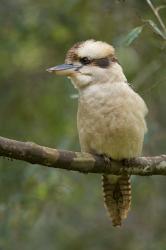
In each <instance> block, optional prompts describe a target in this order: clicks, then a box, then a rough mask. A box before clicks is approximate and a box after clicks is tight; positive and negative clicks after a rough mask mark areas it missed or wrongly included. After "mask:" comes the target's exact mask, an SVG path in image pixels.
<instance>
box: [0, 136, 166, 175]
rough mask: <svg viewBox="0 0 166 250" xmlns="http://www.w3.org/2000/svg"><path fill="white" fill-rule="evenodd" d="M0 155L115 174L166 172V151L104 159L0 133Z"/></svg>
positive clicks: (49, 164)
mask: <svg viewBox="0 0 166 250" xmlns="http://www.w3.org/2000/svg"><path fill="white" fill-rule="evenodd" d="M0 156H4V157H8V158H11V159H16V160H22V161H26V162H29V163H32V164H40V165H43V166H47V167H52V168H59V169H66V170H72V171H79V172H82V173H99V174H102V173H106V174H114V175H122V174H129V175H166V155H161V156H154V157H137V158H134V159H130V160H123V161H121V162H120V161H114V160H109V161H108V160H105V159H104V158H103V157H101V156H95V155H92V154H88V153H80V152H72V151H65V150H57V149H53V148H48V147H43V146H40V145H37V144H35V143H33V142H20V141H15V140H11V139H7V138H3V137H0Z"/></svg>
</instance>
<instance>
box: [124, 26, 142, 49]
mask: <svg viewBox="0 0 166 250" xmlns="http://www.w3.org/2000/svg"><path fill="white" fill-rule="evenodd" d="M143 27H144V26H143V25H142V26H138V27H136V28H134V29H132V30H131V31H130V32H129V33H128V34H127V35H126V36H125V37H124V38H123V39H122V40H121V42H120V45H121V46H129V45H131V44H132V43H133V42H134V40H135V39H136V38H137V37H138V36H139V35H140V34H141V32H142V30H143Z"/></svg>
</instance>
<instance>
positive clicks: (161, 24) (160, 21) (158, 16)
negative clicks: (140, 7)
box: [146, 0, 166, 35]
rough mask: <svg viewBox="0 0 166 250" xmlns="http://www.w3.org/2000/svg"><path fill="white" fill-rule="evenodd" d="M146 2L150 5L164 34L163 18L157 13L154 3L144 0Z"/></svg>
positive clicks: (165, 33) (165, 31) (165, 30)
mask: <svg viewBox="0 0 166 250" xmlns="http://www.w3.org/2000/svg"><path fill="white" fill-rule="evenodd" d="M146 2H147V3H148V4H149V6H150V7H151V9H152V11H153V13H154V14H155V16H156V18H157V20H158V22H159V24H160V26H161V27H162V29H163V32H164V35H166V27H165V24H164V22H163V20H162V19H161V17H160V15H159V13H158V9H157V8H155V7H154V5H153V4H152V2H151V1H150V0H146ZM160 7H161V6H160Z"/></svg>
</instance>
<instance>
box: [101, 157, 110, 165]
mask: <svg viewBox="0 0 166 250" xmlns="http://www.w3.org/2000/svg"><path fill="white" fill-rule="evenodd" d="M101 156H102V157H103V158H104V161H105V164H106V168H109V167H110V166H111V157H108V156H106V155H105V154H102V155H101Z"/></svg>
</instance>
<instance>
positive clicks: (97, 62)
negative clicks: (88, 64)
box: [93, 57, 110, 68]
mask: <svg viewBox="0 0 166 250" xmlns="http://www.w3.org/2000/svg"><path fill="white" fill-rule="evenodd" d="M93 63H94V65H96V66H99V67H101V68H107V67H109V65H110V59H109V58H108V57H105V58H100V59H95V60H93Z"/></svg>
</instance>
